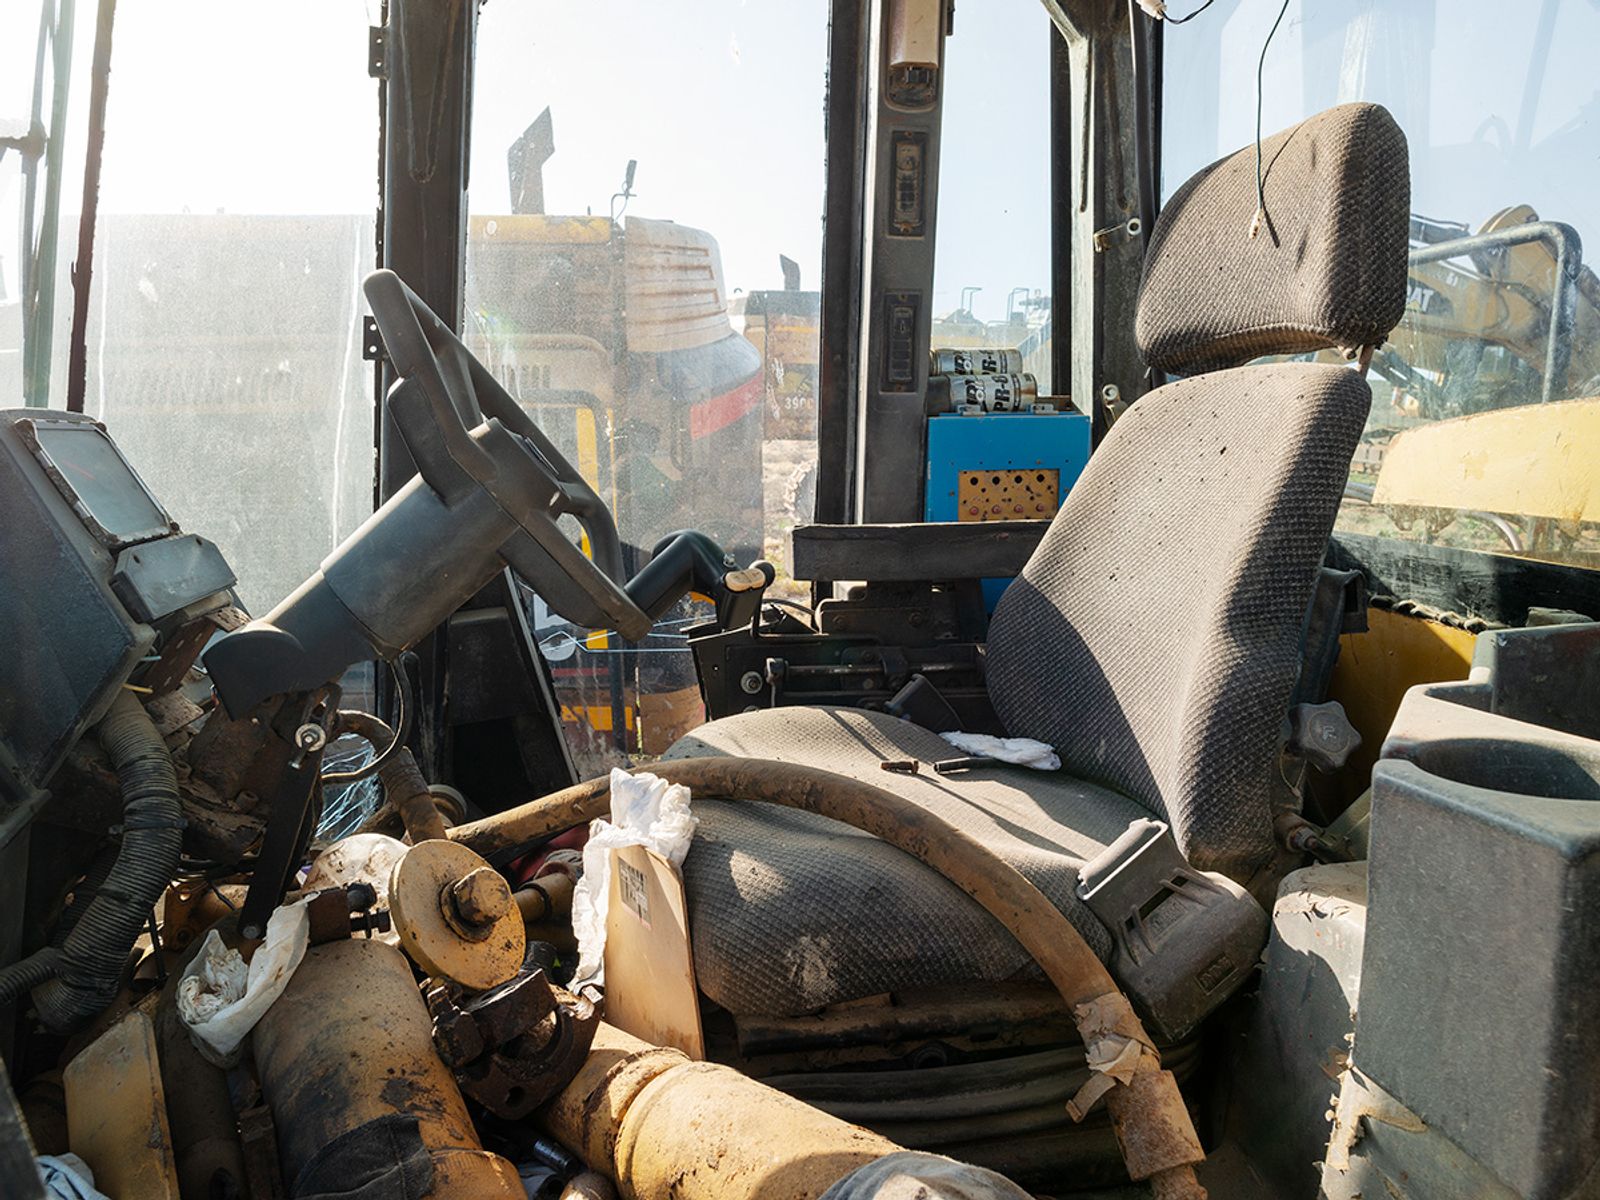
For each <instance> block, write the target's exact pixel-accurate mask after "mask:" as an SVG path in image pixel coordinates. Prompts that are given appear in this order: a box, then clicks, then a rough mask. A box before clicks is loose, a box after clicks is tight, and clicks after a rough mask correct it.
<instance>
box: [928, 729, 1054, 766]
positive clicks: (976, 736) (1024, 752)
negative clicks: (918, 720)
mask: <svg viewBox="0 0 1600 1200" xmlns="http://www.w3.org/2000/svg"><path fill="white" fill-rule="evenodd" d="M939 736H940V737H942V738H943V739H944V740H945V741H947V742H949V743H950V744H951V745H952V746H954V747H955V748H956V749H957V750H961V751H964V752H965V753H967V754H976V755H980V756H981V757H983V758H993V759H998V760H999V761H1000V762H1008V763H1015V764H1016V765H1017V766H1019V767H1032V768H1033V769H1034V770H1035V771H1059V770H1060V769H1061V758H1060V756H1059V755H1057V754H1056V752H1055V751H1054V750H1052V749H1051V748H1050V747H1049V746H1048V745H1047V744H1045V743H1044V742H1039V741H1035V740H1034V739H1033V738H1003V737H991V736H990V735H989V734H987V733H957V732H950V733H941V734H940V735H939Z"/></svg>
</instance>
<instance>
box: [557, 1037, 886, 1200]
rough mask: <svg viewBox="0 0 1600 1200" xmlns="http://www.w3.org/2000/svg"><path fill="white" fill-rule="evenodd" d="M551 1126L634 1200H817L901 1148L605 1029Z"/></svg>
mask: <svg viewBox="0 0 1600 1200" xmlns="http://www.w3.org/2000/svg"><path fill="white" fill-rule="evenodd" d="M543 1119H544V1121H545V1123H546V1126H547V1128H548V1129H549V1130H550V1132H551V1133H553V1134H554V1135H555V1136H556V1138H557V1139H558V1140H559V1141H561V1142H562V1144H564V1145H566V1146H570V1147H572V1148H573V1149H574V1150H576V1151H577V1152H578V1153H579V1154H580V1155H581V1156H582V1157H583V1159H584V1161H585V1162H587V1163H588V1164H589V1165H590V1166H591V1167H593V1168H594V1169H595V1170H597V1171H600V1172H602V1173H603V1174H605V1175H607V1176H609V1177H611V1178H612V1179H614V1180H615V1181H616V1183H617V1186H618V1190H619V1191H620V1192H621V1194H622V1195H623V1196H624V1197H625V1198H626V1200H655V1198H656V1197H667V1196H670V1197H672V1198H673V1200H816V1197H818V1196H820V1195H822V1193H823V1192H825V1191H827V1190H828V1188H829V1187H831V1186H832V1185H833V1184H834V1183H836V1182H838V1181H839V1180H840V1179H841V1178H843V1177H844V1176H845V1175H847V1174H848V1173H849V1172H851V1171H853V1170H855V1169H856V1168H857V1167H859V1166H861V1165H862V1164H864V1163H868V1162H872V1161H874V1160H876V1159H879V1158H882V1157H883V1156H884V1155H886V1154H892V1153H894V1152H895V1151H896V1150H898V1149H899V1147H898V1146H896V1145H895V1144H894V1143H893V1142H891V1141H889V1140H888V1139H887V1138H884V1137H880V1136H879V1135H878V1134H875V1133H871V1132H869V1131H868V1130H865V1129H861V1128H859V1127H858V1126H855V1125H850V1124H848V1123H846V1122H844V1121H841V1120H840V1119H839V1118H837V1117H831V1116H829V1115H828V1114H827V1113H824V1112H822V1111H821V1110H820V1109H816V1108H812V1107H811V1106H810V1105H809V1104H805V1103H803V1102H802V1101H799V1100H796V1099H794V1098H793V1097H791V1096H786V1095H784V1094H783V1093H782V1092H779V1091H776V1090H774V1089H772V1088H769V1087H767V1086H766V1085H765V1084H763V1083H760V1082H758V1081H757V1080H754V1079H750V1078H747V1077H746V1076H744V1075H741V1074H739V1072H737V1071H735V1070H734V1069H733V1068H731V1067H725V1066H721V1065H718V1064H715V1063H692V1062H689V1061H688V1060H687V1059H686V1058H685V1057H684V1056H683V1055H682V1054H680V1053H678V1052H677V1051H676V1050H663V1049H661V1048H659V1047H656V1046H651V1045H649V1044H648V1043H646V1042H641V1041H640V1040H639V1039H637V1038H634V1037H630V1036H629V1035H628V1034H626V1033H623V1032H622V1031H621V1030H619V1029H616V1028H614V1027H612V1026H610V1025H606V1024H602V1025H601V1026H600V1028H599V1030H598V1031H597V1032H596V1034H595V1040H594V1045H593V1048H592V1049H591V1050H590V1052H589V1057H588V1060H587V1061H586V1062H585V1063H584V1066H583V1068H582V1069H581V1070H580V1071H579V1072H578V1075H577V1077H576V1078H575V1079H574V1080H573V1081H572V1082H571V1083H570V1084H568V1085H567V1087H566V1089H565V1090H564V1091H562V1092H561V1094H560V1095H559V1096H557V1097H556V1098H555V1099H554V1100H553V1101H551V1102H550V1104H549V1105H548V1106H547V1107H546V1108H545V1109H544V1110H543Z"/></svg>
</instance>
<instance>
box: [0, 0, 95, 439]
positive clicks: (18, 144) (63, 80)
mask: <svg viewBox="0 0 1600 1200" xmlns="http://www.w3.org/2000/svg"><path fill="white" fill-rule="evenodd" d="M73 15H74V14H73V13H72V11H71V6H70V5H68V6H62V5H59V4H56V3H53V2H52V3H42V2H41V0H13V2H12V3H8V4H4V5H0V408H10V407H15V406H17V405H20V404H22V403H24V401H27V402H30V403H34V404H41V405H42V404H44V403H45V402H46V400H47V398H48V396H49V394H50V378H49V376H50V363H49V343H50V338H51V336H52V335H53V333H54V330H55V326H56V324H57V323H58V322H56V321H53V320H52V316H60V315H61V314H62V313H63V312H70V309H71V304H72V298H71V295H70V293H63V292H62V291H60V290H59V285H55V284H54V283H53V281H54V276H53V275H52V273H51V272H50V271H49V270H48V263H49V261H50V259H51V258H52V257H53V256H54V255H55V254H56V247H57V246H59V247H60V253H61V254H62V255H65V256H68V257H70V254H71V245H72V242H71V241H70V240H69V239H70V237H71V235H72V232H73V229H75V228H76V226H75V224H74V225H73V226H72V227H70V228H69V227H68V225H67V222H66V221H65V219H64V218H63V216H62V212H61V207H60V206H61V202H62V201H63V200H67V198H68V197H71V198H72V199H71V200H70V205H71V207H72V208H73V209H74V210H75V209H76V196H77V194H78V193H79V192H80V191H81V190H82V178H83V175H82V155H83V121H82V117H81V113H80V112H79V109H78V106H76V105H75V104H74V100H75V96H74V94H73V87H74V86H75V85H76V81H75V79H74V74H75V71H78V72H80V73H81V65H80V66H78V67H75V66H74V65H73V64H74V60H75V59H76V60H77V62H78V63H79V64H82V63H86V62H87V47H88V43H89V42H90V41H92V38H93V32H94V22H93V18H92V16H91V18H90V19H89V21H88V31H87V32H85V31H84V30H83V29H82V27H81V26H82V23H81V22H74V21H73V19H72V17H73ZM75 25H76V26H77V27H78V36H77V38H76V40H74V37H73V30H74V26H75ZM75 51H76V53H75ZM58 62H59V63H61V64H63V66H64V68H65V69H63V70H62V71H60V72H59V73H58V72H57V70H56V65H57V63H58ZM52 132H53V133H54V134H56V135H58V136H57V137H56V138H55V139H54V140H55V145H54V147H53V149H52V148H51V142H52V138H51V135H52ZM52 177H53V178H52ZM52 188H54V189H56V190H57V195H58V198H57V200H56V202H55V207H54V209H53V211H54V213H55V217H56V219H55V221H54V222H52V221H50V220H49V219H48V218H49V217H50V215H51V213H52V203H51V199H50V194H51V191H52ZM73 219H74V221H75V220H76V218H73ZM58 230H59V231H60V233H61V235H62V237H61V238H60V240H58V238H57V233H56V231H58ZM62 336H64V335H62ZM25 340H26V341H27V342H28V343H29V345H30V346H31V356H26V355H25V352H24V341H25Z"/></svg>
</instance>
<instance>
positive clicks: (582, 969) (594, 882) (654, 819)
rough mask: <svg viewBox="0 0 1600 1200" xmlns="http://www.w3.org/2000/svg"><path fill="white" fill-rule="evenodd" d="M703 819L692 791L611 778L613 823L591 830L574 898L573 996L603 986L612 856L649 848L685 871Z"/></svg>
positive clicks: (651, 780)
mask: <svg viewBox="0 0 1600 1200" xmlns="http://www.w3.org/2000/svg"><path fill="white" fill-rule="evenodd" d="M698 824H700V819H699V818H698V817H696V816H695V815H694V814H693V813H692V812H690V811H689V789H688V788H686V787H684V786H683V785H682V784H680V783H668V782H667V781H666V780H665V779H661V778H659V777H657V776H655V775H650V774H647V773H643V772H641V773H640V774H638V775H630V774H628V772H626V771H621V770H616V769H613V770H612V772H611V820H609V821H607V820H606V819H605V818H604V817H597V818H595V819H594V820H593V821H592V822H590V824H589V840H588V842H587V843H585V845H584V847H583V875H582V877H581V878H580V879H579V880H578V884H577V887H576V888H574V889H573V893H572V932H573V933H574V934H575V935H576V936H577V939H578V973H577V975H575V976H574V977H573V981H572V983H571V984H570V985H569V987H570V988H571V990H572V991H574V992H575V991H577V990H579V989H580V988H583V987H587V986H589V985H590V984H602V983H604V982H605V951H606V909H607V908H608V907H609V902H610V895H611V852H612V851H613V850H617V849H620V848H621V847H623V846H647V847H649V848H650V849H651V850H653V851H655V852H656V853H657V854H659V855H660V856H661V857H662V858H664V859H666V860H667V861H668V862H669V863H671V864H672V865H673V866H675V867H681V866H682V865H683V860H684V858H685V857H686V856H687V855H688V853H689V843H690V842H691V841H693V840H694V830H695V826H696V825H698Z"/></svg>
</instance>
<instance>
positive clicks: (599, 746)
mask: <svg viewBox="0 0 1600 1200" xmlns="http://www.w3.org/2000/svg"><path fill="white" fill-rule="evenodd" d="M695 14H696V15H695V17H694V19H693V20H692V21H686V20H685V18H684V12H683V11H682V10H681V8H680V7H679V6H674V5H655V6H634V7H632V8H630V9H629V12H628V17H627V19H626V20H621V19H619V20H615V21H607V20H598V19H597V18H596V15H595V10H594V7H593V6H592V5H590V4H585V3H575V2H563V3H549V4H541V5H538V6H534V5H515V4H494V5H489V6H488V7H486V8H485V9H484V10H483V14H482V17H481V20H480V23H479V29H478V56H477V62H476V65H475V71H474V81H473V90H474V94H473V128H472V174H471V196H470V203H471V222H470V227H469V231H468V242H467V271H466V314H465V318H464V325H465V330H466V340H467V344H468V345H469V346H470V347H471V349H472V350H473V352H474V353H475V354H477V355H478V357H479V358H480V359H482V360H483V361H484V362H485V363H486V364H488V365H489V366H490V367H491V369H493V370H494V371H495V372H496V374H497V375H499V377H500V378H501V379H502V380H503V381H504V382H505V383H506V385H507V387H508V388H509V389H510V390H511V391H512V393H513V394H514V395H515V396H516V397H517V398H518V400H519V401H520V402H521V403H522V404H523V405H524V406H525V407H526V408H527V410H528V411H529V413H530V414H531V415H532V416H533V418H534V419H535V420H536V421H538V422H539V424H540V426H541V427H542V428H543V429H544V430H545V431H546V432H547V433H549V435H550V436H551V438H552V439H553V440H554V441H555V442H556V444H557V445H558V446H559V447H560V448H561V450H562V452H563V453H564V454H565V455H566V456H567V457H568V458H569V459H570V460H571V461H572V462H573V464H574V465H576V466H577V467H578V469H579V470H580V471H582V472H583V473H584V474H585V475H586V476H587V477H588V479H589V482H590V483H591V485H592V486H593V487H594V488H595V489H596V491H598V492H599V493H600V495H601V496H602V497H603V498H604V499H605V501H606V503H607V504H608V505H609V506H610V507H611V509H612V511H613V513H614V514H615V516H616V520H617V528H618V531H619V532H620V534H621V536H622V539H623V543H624V556H625V558H626V559H627V562H626V564H625V565H626V566H627V567H628V569H629V570H630V571H631V570H633V569H637V567H639V566H642V565H643V563H644V561H646V559H647V558H648V555H649V553H650V552H651V550H652V549H653V548H654V546H655V545H656V543H657V542H658V541H659V540H660V539H662V538H663V537H665V536H666V535H667V534H669V533H672V532H673V531H675V530H679V529H699V530H703V531H704V532H706V533H708V534H710V535H711V536H712V537H713V538H715V539H716V540H717V541H718V542H720V543H721V544H722V546H723V547H724V548H725V549H727V550H728V551H729V552H730V553H732V554H733V555H735V556H736V557H737V559H738V560H739V561H740V562H748V561H750V560H751V559H753V558H756V557H761V556H764V557H767V558H769V559H771V560H772V561H773V562H774V563H775V564H776V565H777V567H778V569H779V572H780V578H779V585H778V587H777V588H776V589H775V590H776V592H777V593H778V594H780V595H782V594H784V592H785V591H786V590H790V591H794V589H795V585H794V584H793V582H792V580H789V579H788V578H787V571H786V565H787V564H786V561H785V560H786V557H787V546H788V533H789V530H790V529H791V528H792V527H793V525H794V524H795V522H796V521H797V520H809V519H810V517H811V512H812V509H813V507H814V503H815V489H816V419H817V403H816V388H817V363H818V358H817V338H818V315H819V311H820V306H819V292H818V290H817V289H818V287H819V285H820V276H821V271H822V195H823V147H822V134H823V130H822V112H823V87H824V81H825V55H826V48H827V22H828V8H827V5H826V4H825V3H823V0H805V2H804V3H791V4H759V5H756V4H748V5H747V4H745V3H742V2H739V0H708V2H707V3H704V4H701V5H697V6H696V9H695ZM666 47H670V52H669V51H668V50H667V49H666ZM795 594H798V593H795ZM529 606H530V610H531V612H530V615H531V617H532V623H533V625H534V627H535V635H536V637H537V638H538V640H539V644H540V648H541V649H542V651H543V652H544V654H545V655H546V657H547V658H548V659H549V660H550V662H551V665H552V671H553V674H554V677H555V682H556V687H557V691H558V694H559V696H560V699H561V702H562V706H563V712H562V716H563V719H564V722H565V726H566V730H567V733H568V735H569V740H570V744H571V747H572V750H573V754H574V757H575V758H576V759H577V760H578V762H579V765H580V768H581V771H582V773H584V774H591V773H593V772H594V771H595V770H596V769H598V768H600V767H602V766H604V765H605V764H606V763H608V762H614V761H618V760H619V759H620V758H622V757H623V756H631V755H636V754H644V755H649V754H652V753H659V752H660V751H662V750H664V749H665V748H666V747H667V746H669V745H670V744H671V743H672V742H673V741H674V740H676V738H677V737H678V736H679V735H680V734H681V733H683V732H685V731H687V730H688V729H689V728H692V727H693V726H694V725H696V724H698V723H699V722H700V720H701V719H702V710H701V705H700V696H699V689H698V688H697V686H696V684H695V675H694V667H693V661H692V656H691V654H690V651H689V648H688V644H687V637H686V635H685V633H684V630H685V629H687V628H688V627H689V626H690V625H692V624H694V623H697V622H699V621H703V620H705V619H706V618H707V616H708V615H709V608H708V606H706V605H704V604H699V603H689V602H686V603H685V604H682V605H680V606H679V607H678V608H677V609H675V610H674V611H672V612H669V613H668V614H666V616H665V617H664V618H663V619H662V620H661V621H660V622H658V624H657V632H656V634H655V636H653V637H652V638H650V639H649V640H648V641H647V642H646V643H645V644H644V645H643V646H641V647H637V648H635V647H630V646H627V645H625V644H624V643H623V642H622V641H621V640H620V639H619V638H617V637H615V636H611V635H608V634H606V633H605V632H603V631H602V632H600V633H597V634H589V633H587V632H585V631H581V630H576V629H573V628H572V627H570V626H568V625H566V623H564V622H563V621H561V620H560V619H559V618H555V617H554V616H552V614H550V613H549V611H548V610H547V609H545V608H544V606H543V605H542V604H541V603H540V602H539V601H538V599H537V597H535V596H532V595H531V594H530V597H529Z"/></svg>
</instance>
